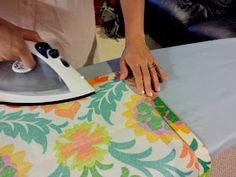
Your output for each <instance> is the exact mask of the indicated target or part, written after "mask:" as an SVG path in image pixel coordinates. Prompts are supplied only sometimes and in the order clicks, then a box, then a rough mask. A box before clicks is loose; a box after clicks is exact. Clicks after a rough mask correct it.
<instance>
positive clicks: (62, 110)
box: [31, 101, 80, 120]
mask: <svg viewBox="0 0 236 177" xmlns="http://www.w3.org/2000/svg"><path fill="white" fill-rule="evenodd" d="M37 108H41V109H43V110H44V112H45V113H48V112H51V111H54V112H55V114H56V115H57V116H60V117H64V118H68V119H72V120H73V119H74V118H75V117H76V114H77V113H78V111H79V110H80V103H79V101H71V102H65V103H60V104H53V105H46V106H32V107H31V110H35V109H37Z"/></svg>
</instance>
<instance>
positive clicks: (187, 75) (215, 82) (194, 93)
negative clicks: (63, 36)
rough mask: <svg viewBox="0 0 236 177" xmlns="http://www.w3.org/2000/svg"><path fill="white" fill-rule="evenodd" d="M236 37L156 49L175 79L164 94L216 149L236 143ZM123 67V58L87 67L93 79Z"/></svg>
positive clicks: (211, 148) (85, 70)
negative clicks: (121, 65) (120, 62)
mask: <svg viewBox="0 0 236 177" xmlns="http://www.w3.org/2000/svg"><path fill="white" fill-rule="evenodd" d="M235 46H236V38H230V39H221V40H215V41H208V42H200V43H195V44H188V45H182V46H177V47H170V48H163V49H158V50H153V55H154V56H156V57H158V60H159V62H160V63H161V65H162V66H163V67H164V68H165V69H166V70H167V72H168V74H169V76H170V80H169V81H168V82H166V83H164V84H162V85H161V92H160V93H159V96H160V97H161V98H162V99H163V100H164V101H165V102H166V103H167V104H168V106H169V107H170V108H171V109H172V110H173V111H174V112H175V113H176V114H177V115H178V116H179V117H180V118H181V120H182V121H183V122H185V123H186V124H187V126H188V127H189V128H190V129H191V130H192V131H193V132H194V133H195V134H196V135H197V136H198V137H200V139H201V140H202V141H203V143H204V144H205V145H206V147H207V149H208V151H209V153H210V154H215V153H219V152H221V151H224V150H225V149H228V148H230V147H231V146H232V145H234V144H236V126H235V125H236V119H235V115H236V109H235V106H236V102H235V98H236V92H235V90H236V82H235V78H236V50H235ZM118 70H119V60H118V59H116V60H112V61H109V62H105V63H100V64H96V65H93V66H89V67H86V68H81V69H80V72H81V73H83V74H84V75H86V76H87V78H92V77H94V76H95V75H103V74H106V73H110V72H112V71H113V72H114V71H118Z"/></svg>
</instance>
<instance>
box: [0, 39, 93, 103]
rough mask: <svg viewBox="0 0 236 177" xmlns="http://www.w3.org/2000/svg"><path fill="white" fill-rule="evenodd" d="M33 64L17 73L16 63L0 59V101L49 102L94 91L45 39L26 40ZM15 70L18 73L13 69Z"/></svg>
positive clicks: (19, 68)
mask: <svg viewBox="0 0 236 177" xmlns="http://www.w3.org/2000/svg"><path fill="white" fill-rule="evenodd" d="M27 44H28V46H29V48H30V50H31V52H32V55H33V57H34V59H35V60H36V62H37V66H36V68H35V69H33V70H32V71H30V72H28V71H27V72H26V73H22V72H20V71H21V70H22V69H24V68H21V67H22V66H20V65H19V64H20V63H19V61H17V62H18V63H17V62H8V61H7V62H0V103H4V104H6V103H8V104H27V105H30V104H49V103H55V102H56V103H57V102H64V101H68V100H73V99H77V98H81V97H86V96H88V95H91V94H93V93H95V91H94V89H93V87H91V86H90V85H89V84H88V83H87V81H86V80H85V79H84V77H83V76H82V75H80V74H79V73H78V71H76V70H75V69H74V68H73V67H72V66H70V65H69V64H68V63H67V62H66V61H65V60H64V59H63V58H62V57H61V56H60V54H59V51H58V50H56V49H53V48H51V47H50V45H49V44H47V43H45V42H41V43H36V44H35V43H33V42H27ZM17 71H19V72H17Z"/></svg>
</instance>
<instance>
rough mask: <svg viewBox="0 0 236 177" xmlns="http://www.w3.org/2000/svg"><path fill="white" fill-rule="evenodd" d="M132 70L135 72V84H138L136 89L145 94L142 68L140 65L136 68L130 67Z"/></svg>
mask: <svg viewBox="0 0 236 177" xmlns="http://www.w3.org/2000/svg"><path fill="white" fill-rule="evenodd" d="M130 67H131V70H132V72H133V75H134V78H135V83H136V87H137V89H138V92H139V93H140V94H144V93H145V91H144V83H143V76H142V71H141V67H140V66H138V65H135V66H133V65H132V66H130Z"/></svg>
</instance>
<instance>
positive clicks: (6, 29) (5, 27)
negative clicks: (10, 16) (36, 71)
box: [0, 18, 42, 68]
mask: <svg viewBox="0 0 236 177" xmlns="http://www.w3.org/2000/svg"><path fill="white" fill-rule="evenodd" d="M24 40H30V41H34V42H41V41H42V39H41V38H40V36H39V35H38V33H37V32H35V31H31V30H27V29H23V28H20V27H17V26H15V25H13V24H11V23H9V22H7V21H5V20H3V19H2V18H0V61H11V60H18V59H21V60H22V62H23V64H24V65H25V66H26V67H27V68H34V66H35V64H36V63H35V61H34V59H33V56H32V54H31V51H30V50H29V48H28V46H27V44H26V43H25V41H24Z"/></svg>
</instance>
